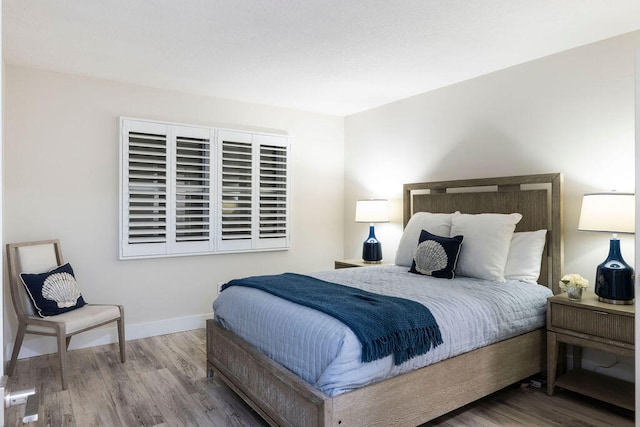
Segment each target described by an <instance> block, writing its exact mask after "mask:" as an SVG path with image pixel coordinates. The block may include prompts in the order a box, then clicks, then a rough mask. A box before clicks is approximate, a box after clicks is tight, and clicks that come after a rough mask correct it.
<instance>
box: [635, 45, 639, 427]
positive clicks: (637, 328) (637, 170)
mask: <svg viewBox="0 0 640 427" xmlns="http://www.w3.org/2000/svg"><path fill="white" fill-rule="evenodd" d="M635 89H636V90H635V93H636V104H635V105H636V138H635V142H636V156H635V157H636V159H635V160H636V167H635V170H636V193H637V192H638V189H640V149H638V147H640V47H639V48H638V49H636V85H635ZM638 229H640V198H639V197H636V230H638ZM639 244H640V233H636V247H637V246H638V245H639ZM635 261H636V264H635V265H636V266H638V265H640V251H636V259H635ZM639 279H640V277H639V276H638V274H637V272H636V282H635V295H640V286H638V280H639ZM635 342H640V318H638V317H637V316H636V324H635ZM635 362H636V364H635V365H636V368H637V367H639V366H640V354H639V352H636V359H635ZM635 380H636V408H640V369H636V378H635ZM636 425H637V426H640V417H636Z"/></svg>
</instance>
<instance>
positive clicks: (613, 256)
mask: <svg viewBox="0 0 640 427" xmlns="http://www.w3.org/2000/svg"><path fill="white" fill-rule="evenodd" d="M578 230H580V231H602V232H608V233H613V235H612V237H611V240H610V243H609V255H608V256H607V259H605V260H604V262H603V263H602V264H600V265H599V266H598V268H597V269H596V283H595V292H596V295H598V299H599V300H600V301H602V302H606V303H610V304H633V299H634V290H633V286H634V274H633V268H631V266H629V265H628V264H627V263H626V262H625V261H624V259H623V258H622V253H621V252H620V240H619V239H618V235H617V233H628V234H633V233H635V197H634V195H633V194H632V193H615V192H614V193H593V194H585V195H584V196H583V198H582V209H581V211H580V222H579V224H578Z"/></svg>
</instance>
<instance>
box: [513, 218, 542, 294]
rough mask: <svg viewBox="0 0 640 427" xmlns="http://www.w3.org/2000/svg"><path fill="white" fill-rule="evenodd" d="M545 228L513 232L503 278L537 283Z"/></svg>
mask: <svg viewBox="0 0 640 427" xmlns="http://www.w3.org/2000/svg"><path fill="white" fill-rule="evenodd" d="M546 235H547V230H538V231H526V232H522V233H513V237H512V238H511V247H510V248H509V256H508V257H507V264H506V265H505V267H504V278H505V279H508V280H522V281H523V282H530V283H537V282H538V277H540V263H541V262H542V253H543V251H544V244H545V242H546Z"/></svg>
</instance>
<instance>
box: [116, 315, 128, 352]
mask: <svg viewBox="0 0 640 427" xmlns="http://www.w3.org/2000/svg"><path fill="white" fill-rule="evenodd" d="M118 341H119V342H120V361H121V362H122V363H124V362H125V360H126V358H127V355H126V351H125V344H124V343H125V339H124V313H123V312H122V311H121V315H120V319H119V320H118Z"/></svg>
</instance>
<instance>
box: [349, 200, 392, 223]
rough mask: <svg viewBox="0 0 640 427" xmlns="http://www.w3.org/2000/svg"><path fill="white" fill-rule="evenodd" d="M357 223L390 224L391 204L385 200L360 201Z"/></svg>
mask: <svg viewBox="0 0 640 427" xmlns="http://www.w3.org/2000/svg"><path fill="white" fill-rule="evenodd" d="M356 222H369V223H371V222H389V204H388V202H387V201H386V200H384V199H369V200H358V201H357V202H356Z"/></svg>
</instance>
